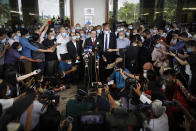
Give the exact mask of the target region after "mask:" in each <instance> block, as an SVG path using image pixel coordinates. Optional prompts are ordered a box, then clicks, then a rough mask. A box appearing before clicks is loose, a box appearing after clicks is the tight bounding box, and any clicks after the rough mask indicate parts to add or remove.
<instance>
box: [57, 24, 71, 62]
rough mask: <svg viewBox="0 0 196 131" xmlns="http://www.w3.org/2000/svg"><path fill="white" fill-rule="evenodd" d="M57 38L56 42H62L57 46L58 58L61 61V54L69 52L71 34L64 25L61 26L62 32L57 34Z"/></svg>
mask: <svg viewBox="0 0 196 131" xmlns="http://www.w3.org/2000/svg"><path fill="white" fill-rule="evenodd" d="M56 39H57V41H56V42H57V43H60V44H61V45H60V46H58V47H57V57H58V60H59V61H61V60H62V58H61V56H62V55H65V54H66V53H68V51H67V43H68V42H69V35H68V32H67V30H65V28H64V27H61V28H60V34H59V35H58V36H57V38H56Z"/></svg>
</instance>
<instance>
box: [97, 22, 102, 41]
mask: <svg viewBox="0 0 196 131" xmlns="http://www.w3.org/2000/svg"><path fill="white" fill-rule="evenodd" d="M96 31H97V38H99V36H100V35H101V34H102V27H101V25H98V26H97V28H96Z"/></svg>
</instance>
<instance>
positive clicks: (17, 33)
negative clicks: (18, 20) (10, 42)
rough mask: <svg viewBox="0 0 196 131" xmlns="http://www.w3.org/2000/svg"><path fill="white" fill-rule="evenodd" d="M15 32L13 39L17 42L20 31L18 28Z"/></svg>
mask: <svg viewBox="0 0 196 131" xmlns="http://www.w3.org/2000/svg"><path fill="white" fill-rule="evenodd" d="M15 34H16V36H15V38H14V39H15V40H16V41H17V42H19V38H20V37H21V33H20V30H19V29H17V30H16V32H15Z"/></svg>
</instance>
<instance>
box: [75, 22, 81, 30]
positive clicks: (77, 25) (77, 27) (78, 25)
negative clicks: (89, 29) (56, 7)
mask: <svg viewBox="0 0 196 131" xmlns="http://www.w3.org/2000/svg"><path fill="white" fill-rule="evenodd" d="M80 30H81V27H80V24H79V23H77V24H76V32H79V31H80Z"/></svg>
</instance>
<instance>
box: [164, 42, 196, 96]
mask: <svg viewBox="0 0 196 131" xmlns="http://www.w3.org/2000/svg"><path fill="white" fill-rule="evenodd" d="M186 50H187V53H188V54H184V55H182V54H180V53H179V56H178V55H177V54H174V53H172V52H170V53H168V54H169V55H171V56H173V57H174V58H175V59H176V60H177V61H178V62H179V63H180V64H181V65H182V66H185V65H190V69H191V72H192V80H191V85H190V89H191V92H192V93H193V94H196V88H195V87H194V86H195V84H196V83H195V79H196V78H195V77H196V69H195V67H196V63H195V62H196V42H195V41H194V40H192V41H189V42H187V44H186ZM181 58H184V59H185V60H182V59H181Z"/></svg>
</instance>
